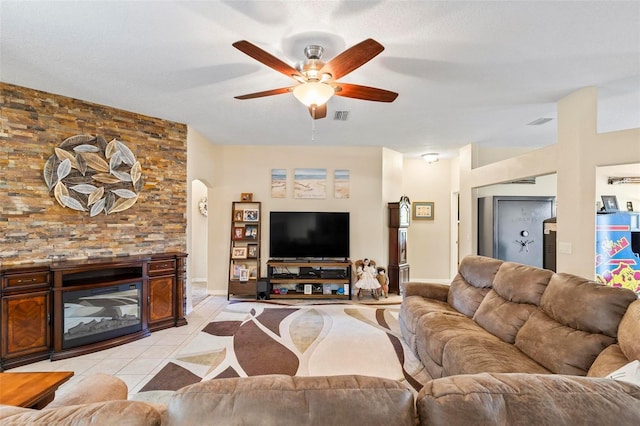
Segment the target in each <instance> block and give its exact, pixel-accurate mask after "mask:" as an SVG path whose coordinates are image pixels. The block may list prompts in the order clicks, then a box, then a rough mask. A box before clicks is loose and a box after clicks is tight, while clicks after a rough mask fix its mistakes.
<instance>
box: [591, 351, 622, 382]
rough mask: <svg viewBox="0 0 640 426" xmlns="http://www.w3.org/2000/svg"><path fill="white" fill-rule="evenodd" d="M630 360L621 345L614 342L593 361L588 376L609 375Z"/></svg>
mask: <svg viewBox="0 0 640 426" xmlns="http://www.w3.org/2000/svg"><path fill="white" fill-rule="evenodd" d="M628 362H629V360H628V359H627V357H626V356H625V355H624V353H622V349H620V345H618V344H614V345H611V346H608V347H607V348H606V349H605V350H603V351H602V352H600V355H598V357H597V358H596V360H595V361H593V364H591V367H589V371H588V372H587V376H589V377H607V376H608V375H609V374H610V373H611V372H612V371H615V370H617V369H618V368H620V367H622V366H624V365H625V364H627V363H628Z"/></svg>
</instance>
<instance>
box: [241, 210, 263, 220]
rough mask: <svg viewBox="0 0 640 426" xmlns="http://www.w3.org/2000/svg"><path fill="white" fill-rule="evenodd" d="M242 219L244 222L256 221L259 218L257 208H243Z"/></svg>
mask: <svg viewBox="0 0 640 426" xmlns="http://www.w3.org/2000/svg"><path fill="white" fill-rule="evenodd" d="M242 220H243V221H244V222H257V221H258V220H260V211H259V210H258V209H244V210H243V214H242Z"/></svg>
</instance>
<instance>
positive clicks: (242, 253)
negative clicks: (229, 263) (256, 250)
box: [231, 247, 247, 259]
mask: <svg viewBox="0 0 640 426" xmlns="http://www.w3.org/2000/svg"><path fill="white" fill-rule="evenodd" d="M231 258H232V259H246V258H247V248H246V247H233V248H232V249H231Z"/></svg>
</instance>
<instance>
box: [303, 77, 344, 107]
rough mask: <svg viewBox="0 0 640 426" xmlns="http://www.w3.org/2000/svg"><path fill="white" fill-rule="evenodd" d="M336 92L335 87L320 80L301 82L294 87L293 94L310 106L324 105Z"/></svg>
mask: <svg viewBox="0 0 640 426" xmlns="http://www.w3.org/2000/svg"><path fill="white" fill-rule="evenodd" d="M334 93H335V91H334V89H333V87H331V86H329V85H328V84H325V83H319V82H310V83H305V84H300V85H298V86H296V87H294V88H293V96H295V97H296V99H297V100H299V101H300V102H302V103H303V104H305V105H306V106H308V107H309V106H311V105H324V104H325V103H327V101H328V100H329V99H330V98H331V96H333V94H334Z"/></svg>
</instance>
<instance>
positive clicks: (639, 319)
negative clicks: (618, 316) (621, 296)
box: [618, 300, 640, 361]
mask: <svg viewBox="0 0 640 426" xmlns="http://www.w3.org/2000/svg"><path fill="white" fill-rule="evenodd" d="M618 341H619V342H620V349H622V352H623V353H624V354H625V356H626V357H627V359H628V360H629V361H632V360H635V359H637V360H640V300H636V301H635V302H633V303H632V304H630V305H629V307H628V308H627V312H626V313H625V314H624V317H622V321H620V327H619V328H618Z"/></svg>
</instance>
